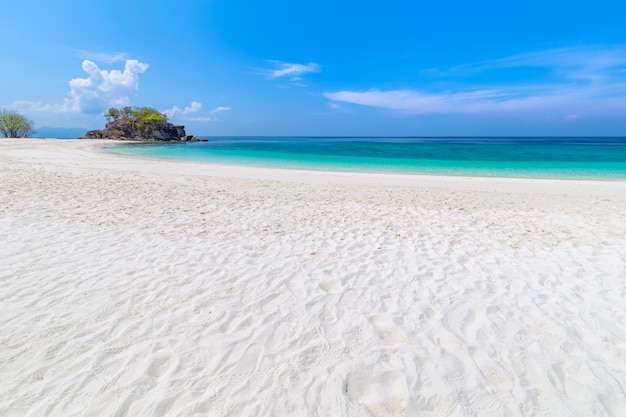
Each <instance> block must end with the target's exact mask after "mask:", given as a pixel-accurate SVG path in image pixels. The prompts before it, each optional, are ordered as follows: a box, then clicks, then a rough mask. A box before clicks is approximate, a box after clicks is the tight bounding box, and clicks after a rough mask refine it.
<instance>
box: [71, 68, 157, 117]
mask: <svg viewBox="0 0 626 417" xmlns="http://www.w3.org/2000/svg"><path fill="white" fill-rule="evenodd" d="M147 69H148V64H144V63H141V62H139V61H137V60H136V59H130V60H127V61H126V65H125V66H124V71H120V70H111V71H107V70H103V69H100V68H99V67H98V65H96V64H95V63H94V62H92V61H89V60H88V59H86V60H84V61H83V71H85V72H86V73H87V74H89V76H88V77H87V78H74V79H73V80H70V96H71V97H70V98H69V99H67V100H66V102H65V107H67V108H68V109H71V110H73V111H78V112H83V113H99V112H102V111H103V110H104V109H106V107H108V106H126V105H129V104H130V100H129V98H128V96H127V94H128V93H129V92H131V91H134V90H137V89H138V88H139V74H142V73H143V72H145V71H146V70H147Z"/></svg>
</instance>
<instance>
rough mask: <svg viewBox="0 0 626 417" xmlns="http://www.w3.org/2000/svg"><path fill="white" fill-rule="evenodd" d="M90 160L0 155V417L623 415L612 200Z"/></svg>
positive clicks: (35, 144)
mask: <svg viewBox="0 0 626 417" xmlns="http://www.w3.org/2000/svg"><path fill="white" fill-rule="evenodd" d="M105 143H106V142H101V141H58V140H5V139H2V140H0V254H1V256H2V267H1V268H0V317H1V318H2V319H1V321H0V377H1V380H2V384H0V415H2V416H24V415H28V416H44V415H45V416H64V417H67V416H125V415H128V416H138V415H152V416H446V417H448V416H487V415H489V416H540V415H541V416H543V415H552V416H587V415H588V416H623V415H626V384H625V383H624V381H626V286H625V283H626V280H625V279H626V183H624V182H582V181H555V180H522V179H496V178H493V179H481V178H445V177H427V176H404V175H382V174H351V173H329V172H304V171H287V170H277V169H261V168H245V167H232V166H231V167H229V166H218V165H202V164H191V163H176V162H165V161H151V160H141V159H132V158H128V157H122V156H117V155H113V154H109V153H103V152H101V151H100V150H99V147H101V146H103V145H104V144H105Z"/></svg>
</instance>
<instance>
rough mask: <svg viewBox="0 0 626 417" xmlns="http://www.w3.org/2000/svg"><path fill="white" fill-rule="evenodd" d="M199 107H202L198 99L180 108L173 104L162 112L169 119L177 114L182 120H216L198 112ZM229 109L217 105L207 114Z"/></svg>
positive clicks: (228, 108)
mask: <svg viewBox="0 0 626 417" xmlns="http://www.w3.org/2000/svg"><path fill="white" fill-rule="evenodd" d="M201 109H202V103H200V102H199V101H192V102H191V104H189V106H186V107H184V108H182V109H181V108H180V107H178V106H173V107H172V108H169V109H167V110H165V111H163V113H165V114H166V115H167V117H169V118H170V119H171V118H173V117H176V116H178V117H180V118H181V119H183V120H191V121H205V122H207V121H209V122H210V121H215V120H217V119H214V118H212V117H209V116H206V115H202V114H198V113H199V112H200V110H201ZM229 110H230V107H225V106H218V107H216V108H215V109H213V110H210V111H209V112H208V113H209V114H212V113H222V112H225V111H229Z"/></svg>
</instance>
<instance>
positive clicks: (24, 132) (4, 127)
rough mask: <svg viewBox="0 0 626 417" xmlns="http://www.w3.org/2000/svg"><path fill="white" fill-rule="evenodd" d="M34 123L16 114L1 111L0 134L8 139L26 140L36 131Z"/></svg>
mask: <svg viewBox="0 0 626 417" xmlns="http://www.w3.org/2000/svg"><path fill="white" fill-rule="evenodd" d="M33 124H34V123H33V121H32V120H29V119H27V118H26V117H24V116H22V115H21V114H19V113H16V112H8V111H6V110H1V111H0V133H2V136H5V137H8V138H25V137H28V136H30V135H32V134H33V133H35V131H34V130H33Z"/></svg>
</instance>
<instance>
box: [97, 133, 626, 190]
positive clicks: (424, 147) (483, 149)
mask: <svg viewBox="0 0 626 417" xmlns="http://www.w3.org/2000/svg"><path fill="white" fill-rule="evenodd" d="M107 150H108V151H111V152H116V153H121V154H125V155H132V156H138V157H146V158H156V159H169V160H178V161H194V162H208V163H221V164H235V165H247V166H264V167H281V168H293V169H307V170H331V171H350V172H355V171H356V172H391V173H410V174H436V175H462V176H488V177H494V176H495V177H522V178H567V179H610V180H626V138H616V137H611V138H601V137H589V138H335V137H314V138H313V137H311V138H300V137H275V138H274V137H211V138H209V141H208V142H193V143H191V142H190V143H184V142H182V143H181V142H167V143H146V144H128V143H119V144H114V145H111V146H109V147H108V148H107Z"/></svg>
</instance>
